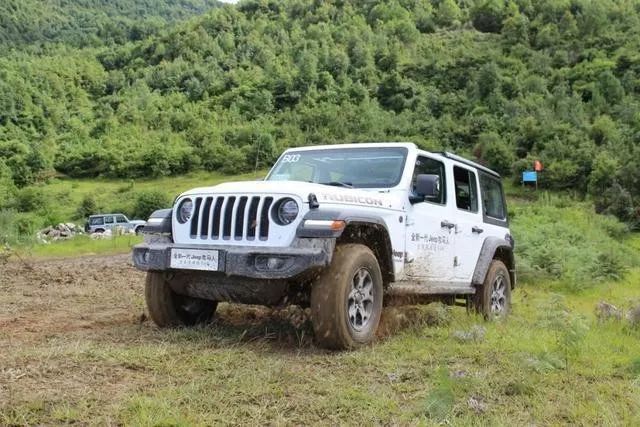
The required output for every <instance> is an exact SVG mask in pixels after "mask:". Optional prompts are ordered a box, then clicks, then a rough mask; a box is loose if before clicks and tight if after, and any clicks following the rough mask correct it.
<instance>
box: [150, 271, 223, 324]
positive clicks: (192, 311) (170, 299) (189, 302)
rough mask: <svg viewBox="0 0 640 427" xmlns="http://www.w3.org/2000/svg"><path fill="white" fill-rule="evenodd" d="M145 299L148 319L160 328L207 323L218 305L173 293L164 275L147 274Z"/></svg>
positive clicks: (214, 302) (213, 302)
mask: <svg viewBox="0 0 640 427" xmlns="http://www.w3.org/2000/svg"><path fill="white" fill-rule="evenodd" d="M145 299H146V300H147V308H148V309H149V317H151V320H153V322H154V323H155V324H156V325H158V326H160V327H176V326H193V325H197V324H201V323H207V322H209V321H210V320H211V318H212V317H213V313H215V311H216V308H217V307H218V303H217V302H216V301H210V300H206V299H202V298H194V297H189V296H186V295H180V294H178V293H176V292H174V290H173V289H171V286H170V285H169V282H168V280H167V277H166V276H165V274H164V273H157V272H149V273H147V282H146V286H145Z"/></svg>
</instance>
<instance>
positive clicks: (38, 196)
mask: <svg viewBox="0 0 640 427" xmlns="http://www.w3.org/2000/svg"><path fill="white" fill-rule="evenodd" d="M46 205H47V199H46V197H45V194H44V192H43V191H42V189H40V188H36V187H26V188H22V189H20V190H19V191H18V192H17V193H16V201H15V208H16V209H17V210H18V212H33V211H35V210H38V209H40V208H43V207H45V206H46Z"/></svg>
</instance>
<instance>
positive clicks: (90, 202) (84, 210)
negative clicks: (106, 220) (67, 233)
mask: <svg viewBox="0 0 640 427" xmlns="http://www.w3.org/2000/svg"><path fill="white" fill-rule="evenodd" d="M97 212H98V205H97V203H96V201H95V199H94V198H93V196H91V195H86V196H84V197H83V198H82V201H81V202H80V206H78V210H77V211H76V217H77V218H86V217H88V216H89V215H92V214H95V213H97Z"/></svg>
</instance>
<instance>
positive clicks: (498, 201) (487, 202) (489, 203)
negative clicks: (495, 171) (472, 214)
mask: <svg viewBox="0 0 640 427" xmlns="http://www.w3.org/2000/svg"><path fill="white" fill-rule="evenodd" d="M480 188H481V189H482V205H483V207H484V214H485V215H486V216H488V217H491V218H495V219H499V220H504V219H506V217H507V213H506V212H505V208H504V194H503V192H502V184H501V183H500V181H498V180H497V179H493V178H491V177H489V176H487V175H485V174H480Z"/></svg>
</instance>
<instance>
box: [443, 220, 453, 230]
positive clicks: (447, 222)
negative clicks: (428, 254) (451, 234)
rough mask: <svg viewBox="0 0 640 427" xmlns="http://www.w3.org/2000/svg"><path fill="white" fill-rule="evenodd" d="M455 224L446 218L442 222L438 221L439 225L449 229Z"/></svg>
mask: <svg viewBox="0 0 640 427" xmlns="http://www.w3.org/2000/svg"><path fill="white" fill-rule="evenodd" d="M455 226H456V225H455V224H454V223H452V222H449V221H447V220H446V219H445V220H444V221H442V222H440V227H442V228H448V229H449V230H451V229H452V228H453V227H455Z"/></svg>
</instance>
